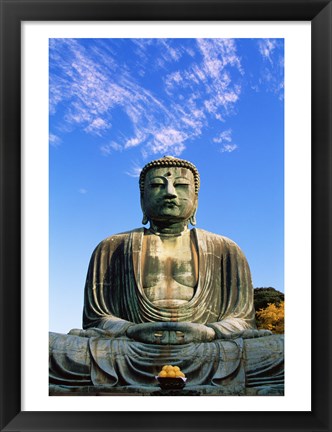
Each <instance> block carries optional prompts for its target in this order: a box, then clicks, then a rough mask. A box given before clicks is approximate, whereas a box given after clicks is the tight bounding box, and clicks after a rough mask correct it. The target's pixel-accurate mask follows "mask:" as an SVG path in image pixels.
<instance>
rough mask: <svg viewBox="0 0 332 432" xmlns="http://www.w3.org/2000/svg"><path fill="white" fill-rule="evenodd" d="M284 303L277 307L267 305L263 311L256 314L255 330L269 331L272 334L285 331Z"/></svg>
mask: <svg viewBox="0 0 332 432" xmlns="http://www.w3.org/2000/svg"><path fill="white" fill-rule="evenodd" d="M284 318H285V302H283V301H282V302H280V303H279V305H276V304H274V303H268V305H267V307H266V308H265V309H260V310H259V311H257V312H256V323H257V328H258V329H259V330H260V329H266V330H271V331H272V333H277V334H281V333H284V331H285V325H284Z"/></svg>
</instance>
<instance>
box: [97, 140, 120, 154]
mask: <svg viewBox="0 0 332 432" xmlns="http://www.w3.org/2000/svg"><path fill="white" fill-rule="evenodd" d="M122 150H123V147H122V145H121V144H119V143H117V142H114V141H112V142H110V143H109V144H104V145H102V146H101V147H100V151H101V153H102V154H103V155H104V156H108V155H110V154H111V153H114V152H121V151H122Z"/></svg>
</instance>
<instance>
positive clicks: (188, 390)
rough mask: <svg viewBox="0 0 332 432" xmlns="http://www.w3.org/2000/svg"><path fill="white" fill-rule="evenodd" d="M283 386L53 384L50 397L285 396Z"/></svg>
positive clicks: (50, 388)
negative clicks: (177, 386)
mask: <svg viewBox="0 0 332 432" xmlns="http://www.w3.org/2000/svg"><path fill="white" fill-rule="evenodd" d="M283 395H284V388H283V386H278V385H277V386H266V387H259V388H255V387H251V388H239V387H238V388H232V389H230V388H229V387H228V386H226V387H225V388H224V387H214V386H188V387H185V388H183V389H179V390H162V389H160V388H159V387H158V386H155V387H154V386H151V387H150V386H144V387H138V386H137V387H136V386H128V387H118V388H115V387H109V386H85V387H66V386H60V385H54V384H51V385H50V386H49V396H283Z"/></svg>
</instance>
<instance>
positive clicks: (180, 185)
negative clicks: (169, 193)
mask: <svg viewBox="0 0 332 432" xmlns="http://www.w3.org/2000/svg"><path fill="white" fill-rule="evenodd" d="M174 186H175V187H176V188H177V189H188V188H189V186H190V184H189V183H176V184H175V185H174Z"/></svg>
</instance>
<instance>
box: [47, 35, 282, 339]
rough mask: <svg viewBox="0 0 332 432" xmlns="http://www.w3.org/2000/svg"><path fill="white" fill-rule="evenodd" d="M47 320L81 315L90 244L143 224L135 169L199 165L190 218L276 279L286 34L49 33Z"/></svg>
mask: <svg viewBox="0 0 332 432" xmlns="http://www.w3.org/2000/svg"><path fill="white" fill-rule="evenodd" d="M49 47H50V50H49V54H50V55H49V72H50V73H49V96H50V124H49V131H50V134H49V144H50V149H49V168H50V170H49V173H50V178H49V180H50V194H49V196H50V207H49V208H50V287H49V289H50V291H49V292H50V297H49V301H50V329H51V330H52V331H58V332H68V331H69V330H70V329H71V328H80V327H81V316H82V308H83V291H84V282H85V277H86V271H87V266H88V262H89V259H90V256H91V253H92V251H93V249H94V248H95V246H96V245H97V244H98V243H99V242H100V241H101V240H102V239H104V238H105V237H107V236H109V235H111V234H114V233H117V232H122V231H126V230H129V229H132V228H136V227H139V226H141V219H142V214H141V210H140V203H139V189H138V175H139V171H140V169H141V168H142V167H143V166H144V165H145V164H146V163H147V162H149V161H150V160H152V159H155V158H158V157H161V156H163V155H165V154H167V155H174V156H179V157H182V158H184V159H187V160H190V161H191V162H193V163H194V164H195V165H196V166H197V168H198V169H199V172H200V175H201V190H200V194H199V207H198V213H197V227H199V228H204V229H206V230H208V231H212V232H216V233H218V234H221V235H224V236H226V237H229V238H231V239H233V240H234V241H235V242H236V243H238V244H239V246H240V247H241V248H242V250H243V251H244V253H245V255H246V256H247V259H248V262H249V265H250V268H251V271H252V278H253V284H254V286H255V287H261V286H272V287H275V288H276V289H278V290H281V291H283V290H284V263H283V259H284V237H283V236H284V85H283V83H284V43H283V40H282V39H50V41H49Z"/></svg>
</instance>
